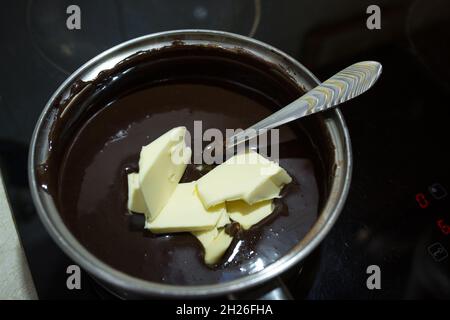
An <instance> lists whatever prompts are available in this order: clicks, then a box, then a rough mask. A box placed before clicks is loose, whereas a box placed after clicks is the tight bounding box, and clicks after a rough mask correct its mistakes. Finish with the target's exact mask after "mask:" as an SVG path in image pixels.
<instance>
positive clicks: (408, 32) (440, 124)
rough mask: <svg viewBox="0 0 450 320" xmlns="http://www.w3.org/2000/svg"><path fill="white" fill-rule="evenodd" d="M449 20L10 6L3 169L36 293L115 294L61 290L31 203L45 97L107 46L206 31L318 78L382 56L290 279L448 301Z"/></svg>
mask: <svg viewBox="0 0 450 320" xmlns="http://www.w3.org/2000/svg"><path fill="white" fill-rule="evenodd" d="M71 4H77V5H79V6H80V8H81V26H82V29H81V30H72V31H71V30H68V29H67V28H66V19H67V17H68V15H67V14H66V8H67V6H69V5H71ZM371 4H376V5H378V6H379V7H380V8H381V29H380V30H368V29H367V27H366V19H367V18H368V16H369V15H368V14H366V8H367V7H368V6H369V5H371ZM449 26H450V3H449V2H448V1H445V0H434V1H433V0H431V1H430V0H418V1H409V0H408V1H407V0H395V1H392V0H391V1H388V0H386V1H366V0H345V1H342V0H341V1H338V0H315V1H306V0H304V1H301V0H298V1H294V0H281V1H280V0H277V1H276V0H261V1H258V0H256V1H253V0H229V1H218V0H209V1H207V0H178V1H174V0H172V1H156V0H153V1H143V0H142V1H138V0H134V1H133V0H132V1H118V0H117V1H112V0H108V1H107V0H97V1H87V0H85V1H57V0H53V1H50V0H35V1H32V0H29V1H24V0H21V1H12V0H8V1H2V8H1V10H0V42H1V50H0V60H1V63H0V169H1V171H2V175H3V179H4V182H5V185H6V190H7V194H8V197H9V200H10V203H11V206H12V210H13V215H14V218H15V221H16V224H17V226H18V229H19V233H20V238H21V240H22V244H23V246H24V249H25V252H26V255H27V259H28V262H29V264H30V269H31V273H32V275H33V279H34V282H35V285H36V288H37V292H38V295H39V296H40V297H41V298H97V297H101V298H105V297H108V296H107V295H106V294H104V292H103V291H102V290H101V289H100V288H99V287H98V286H97V285H96V284H95V282H94V281H93V280H91V279H90V278H89V277H83V279H84V283H83V286H82V287H83V289H82V290H81V291H68V290H67V289H66V286H65V279H66V274H65V270H66V267H67V265H69V264H72V262H71V261H70V260H68V258H66V257H65V255H64V254H63V253H62V252H61V251H60V250H59V249H58V248H57V246H56V245H55V244H54V243H53V241H52V240H51V239H50V238H49V236H48V234H47V233H46V231H45V230H44V229H43V227H42V225H41V223H40V221H39V219H38V217H37V215H36V212H35V210H34V207H33V204H32V202H31V199H30V194H29V190H28V181H27V167H26V157H27V153H28V144H29V141H30V138H31V134H32V131H33V128H34V125H35V122H36V120H37V118H38V116H39V114H40V112H41V111H42V109H43V107H44V105H45V103H46V102H47V100H48V99H49V97H50V96H51V94H52V93H53V91H54V90H56V88H57V87H58V86H59V84H61V83H62V82H63V81H64V79H65V78H66V77H67V76H68V75H69V74H70V73H71V72H73V71H74V70H75V69H76V68H77V67H79V66H80V65H82V64H83V63H84V62H86V61H87V60H89V59H90V58H92V57H94V56H95V55H97V54H98V53H100V52H102V51H103V50H105V49H108V48H110V47H111V46H113V45H116V44H118V43H121V42H123V41H125V40H128V39H131V38H134V37H136V36H140V35H144V34H149V33H153V32H157V31H164V30H172V29H180V28H203V29H218V30H225V31H230V32H235V33H240V34H243V35H250V36H253V37H254V38H256V39H259V40H262V41H264V42H267V43H269V44H271V45H273V46H275V47H278V48H280V49H282V50H283V51H285V52H287V53H288V54H291V55H292V56H293V57H294V58H296V59H297V60H299V61H300V62H302V63H303V64H304V65H305V66H306V67H307V68H309V69H310V70H311V71H312V72H313V73H314V74H316V75H317V76H318V77H319V79H322V80H325V79H326V78H327V77H329V76H331V75H332V74H334V73H335V72H337V71H338V70H340V69H342V68H344V67H346V66H347V65H349V64H352V63H354V62H357V61H359V60H377V61H380V62H381V63H382V64H383V67H384V69H383V74H382V77H381V79H380V81H379V82H378V83H377V84H376V86H375V87H374V88H373V89H372V90H370V91H369V92H368V93H367V94H364V95H363V96H361V97H360V98H358V99H356V100H355V101H351V102H349V103H347V105H346V106H345V107H343V108H342V111H343V113H344V116H345V119H346V121H347V123H348V126H349V130H350V134H351V137H352V144H353V152H354V172H353V180H352V185H351V190H350V194H349V198H348V201H347V204H346V206H345V208H344V210H343V212H342V214H341V217H340V218H339V220H338V222H337V224H336V226H335V227H334V228H333V230H332V231H331V233H330V234H329V235H328V236H327V238H326V239H325V241H324V242H323V244H322V245H321V246H320V248H319V249H318V250H316V251H315V252H314V253H313V254H312V255H311V256H310V257H309V258H308V259H307V260H306V261H305V263H304V265H303V271H302V272H301V273H300V274H299V275H297V271H296V270H293V271H291V273H290V274H289V275H287V276H286V277H287V278H288V283H289V287H290V289H291V291H292V292H293V294H294V295H295V297H296V298H307V299H336V298H338V299H342V298H352V299H380V298H381V299H391V298H447V299H448V298H449V297H450V264H449V260H450V258H448V257H447V258H443V257H445V252H450V241H449V235H448V234H446V233H445V232H444V230H441V228H439V227H438V225H437V224H438V221H443V223H444V224H447V225H448V224H450V213H449V211H450V202H449V197H448V196H447V197H442V198H440V197H441V195H443V194H444V191H443V190H444V189H446V190H447V191H448V190H450V170H449V163H450V153H449V150H448V149H449V142H448V140H449V137H450V135H449V133H450V129H449V124H448V122H449V119H450V118H449V115H450V112H449V110H450V109H449V107H450V106H449V102H448V101H449V98H450V31H449V30H450V28H449ZM432 186H433V187H432ZM417 194H422V195H417ZM416 198H418V199H422V201H420V204H422V206H424V207H425V208H421V207H420V204H419V203H418V202H417V201H416ZM436 198H439V199H436ZM423 199H426V200H423ZM427 203H428V205H426V204H427ZM441 225H442V223H441ZM436 248H440V249H439V250H440V251H436V250H437V249H436ZM372 264H376V265H378V266H380V268H381V275H382V276H381V283H382V288H381V290H368V289H367V287H366V279H367V277H368V275H367V273H366V268H367V267H368V266H369V265H372Z"/></svg>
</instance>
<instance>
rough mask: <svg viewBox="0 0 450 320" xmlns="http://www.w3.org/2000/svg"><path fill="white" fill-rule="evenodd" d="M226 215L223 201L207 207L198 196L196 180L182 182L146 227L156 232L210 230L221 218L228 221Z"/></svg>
mask: <svg viewBox="0 0 450 320" xmlns="http://www.w3.org/2000/svg"><path fill="white" fill-rule="evenodd" d="M224 215H225V216H227V213H226V210H225V204H223V203H222V204H219V205H217V206H214V207H212V208H210V209H208V210H207V209H205V207H204V206H203V205H202V203H201V201H200V199H199V198H198V197H197V194H196V190H195V182H190V183H180V184H178V185H177V187H176V188H175V191H174V192H173V194H172V196H171V197H170V198H169V201H168V202H167V204H166V205H165V206H164V207H163V209H162V210H161V212H160V213H159V215H158V216H157V217H156V218H155V219H154V220H152V221H147V223H146V225H145V227H146V228H147V229H149V230H150V231H152V232H154V233H171V232H187V231H202V230H210V229H212V228H215V227H216V226H217V225H218V223H219V221H220V220H222V221H220V222H221V224H223V223H224V222H226V221H227V219H228V217H227V218H224V217H223V216H224ZM228 222H229V220H228ZM225 224H226V223H225Z"/></svg>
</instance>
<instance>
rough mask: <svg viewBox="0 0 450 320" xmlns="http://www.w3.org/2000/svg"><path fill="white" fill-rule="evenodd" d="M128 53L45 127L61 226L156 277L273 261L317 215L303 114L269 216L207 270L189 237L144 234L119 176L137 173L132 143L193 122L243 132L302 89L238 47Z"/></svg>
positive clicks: (288, 130) (110, 257) (316, 182)
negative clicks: (288, 179)
mask: <svg viewBox="0 0 450 320" xmlns="http://www.w3.org/2000/svg"><path fill="white" fill-rule="evenodd" d="M131 60H133V59H131ZM131 60H130V61H127V62H126V63H122V64H121V65H119V66H117V67H116V68H115V69H114V70H111V71H108V72H107V73H104V74H103V75H102V76H101V77H103V79H102V80H101V81H100V80H96V82H94V83H79V84H78V86H79V87H77V88H75V89H74V90H75V91H78V92H79V91H83V94H81V95H78V97H77V99H78V100H79V101H75V102H74V101H72V102H71V106H70V109H71V110H69V111H70V114H71V116H66V117H67V118H72V119H71V120H65V121H66V122H65V123H64V124H61V123H60V124H59V125H57V126H55V128H54V130H53V131H54V132H51V133H50V134H51V135H52V137H53V138H52V139H51V141H52V144H53V146H52V147H53V148H54V149H56V150H54V151H53V152H55V154H53V155H52V157H51V159H50V160H51V161H50V160H49V162H48V164H47V165H46V166H45V170H44V171H45V172H43V174H41V177H40V179H41V181H42V183H43V184H46V185H47V188H48V190H49V192H50V193H51V194H52V195H53V196H55V198H57V205H58V207H59V210H60V212H61V215H62V217H63V220H64V221H65V223H66V224H67V226H68V227H69V229H70V230H71V231H72V232H73V233H74V235H75V236H76V237H77V238H78V239H79V241H80V242H81V243H82V244H83V245H84V246H85V247H86V248H87V249H88V250H90V251H91V252H92V253H93V254H95V255H96V256H97V257H99V258H100V259H102V260H103V261H105V262H106V263H108V264H109V265H111V266H113V267H114V268H117V269H119V270H121V271H124V272H126V273H128V274H130V275H133V276H136V277H140V278H143V279H146V280H151V281H156V282H164V283H172V284H211V283H217V282H222V281H228V280H232V279H235V278H238V277H240V276H242V275H244V274H248V273H254V272H257V271H259V270H261V269H263V268H264V267H265V266H266V265H268V264H270V263H272V262H274V261H276V260H277V259H279V258H281V257H282V256H283V255H284V254H285V253H286V252H287V251H289V250H290V249H291V248H292V247H293V246H294V245H295V244H297V243H298V241H300V240H301V239H302V238H303V237H304V235H305V234H306V233H307V232H308V230H309V229H310V228H311V226H312V225H313V223H314V222H315V220H316V218H317V214H318V208H319V195H320V194H321V192H319V190H320V191H322V189H323V188H324V186H323V183H322V180H323V179H322V178H321V176H322V174H323V173H322V165H321V161H320V158H319V156H318V151H317V150H316V148H315V147H314V144H313V141H314V137H311V136H309V135H308V134H307V133H306V131H310V130H305V129H304V126H306V127H307V126H308V120H306V121H302V126H299V125H292V126H284V127H283V128H281V130H280V138H281V141H282V143H281V145H280V158H281V159H280V164H281V166H282V167H283V168H285V169H286V170H287V171H288V172H289V174H290V175H291V176H292V177H293V178H294V182H293V183H291V184H290V185H288V186H287V187H286V188H285V189H284V190H283V198H282V199H281V200H277V205H276V210H275V213H274V214H272V215H271V216H269V217H268V218H267V219H265V220H264V221H262V222H261V223H260V224H258V225H257V226H254V227H253V228H252V229H251V230H249V231H246V232H238V233H237V234H236V236H235V240H234V242H233V244H232V245H231V246H230V248H229V250H228V252H227V253H226V255H225V256H224V259H223V261H222V263H221V264H220V265H219V266H217V267H215V268H210V267H207V266H205V265H204V263H203V258H202V254H203V253H202V248H201V245H200V244H199V243H198V242H197V240H196V239H195V238H194V237H193V236H191V235H190V234H170V235H153V234H151V233H150V232H148V231H144V229H143V225H144V219H143V216H141V215H131V214H129V213H128V211H127V206H126V203H127V183H126V181H127V179H126V174H127V172H129V171H136V170H137V169H138V168H137V163H138V159H139V152H140V149H141V147H142V146H144V145H146V144H148V143H150V142H151V141H153V140H154V139H156V138H157V137H159V136H160V135H162V134H163V133H165V132H167V131H168V130H170V129H172V128H173V127H176V126H186V127H187V128H188V130H190V132H191V134H192V133H193V123H194V121H195V120H201V121H203V130H206V129H208V128H219V129H221V130H223V132H225V129H226V128H246V127H248V126H250V125H252V124H253V123H255V122H256V121H258V120H260V119H262V118H264V117H266V116H268V115H269V114H270V113H271V112H273V110H276V109H278V108H280V107H281V106H283V105H284V104H286V103H288V102H290V101H292V100H293V99H295V98H296V97H298V96H299V95H301V94H302V91H301V88H298V87H296V86H295V85H293V83H292V81H290V80H289V79H288V78H286V77H284V76H283V75H282V73H281V72H280V71H279V70H278V69H277V68H276V67H274V66H269V65H267V64H265V63H263V62H261V61H256V59H251V58H249V57H248V56H247V55H246V54H245V53H243V52H229V51H228V52H226V51H224V50H219V49H214V48H189V49H187V48H183V47H182V46H181V47H180V48H173V49H166V50H162V51H161V52H158V53H146V54H144V53H142V54H139V55H137V56H136V57H135V58H134V60H133V61H131ZM68 102H69V101H67V100H66V101H64V100H61V102H60V103H61V106H56V107H59V108H62V106H64V107H67V104H68ZM81 111H82V112H81ZM58 126H59V128H58ZM41 173H42V172H41ZM200 174H201V173H199V172H198V171H196V170H195V169H194V168H193V167H192V166H190V167H188V169H187V170H186V173H185V175H184V177H183V179H182V181H183V182H186V181H192V180H194V179H197V178H198V177H199V175H200Z"/></svg>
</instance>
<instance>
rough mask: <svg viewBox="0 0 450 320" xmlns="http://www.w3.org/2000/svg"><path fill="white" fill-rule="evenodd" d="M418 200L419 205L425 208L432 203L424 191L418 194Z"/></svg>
mask: <svg viewBox="0 0 450 320" xmlns="http://www.w3.org/2000/svg"><path fill="white" fill-rule="evenodd" d="M416 201H417V204H418V205H419V207H421V208H422V209H425V208H427V207H428V206H429V205H430V202H428V200H427V198H426V197H425V195H424V194H423V193H418V194H416Z"/></svg>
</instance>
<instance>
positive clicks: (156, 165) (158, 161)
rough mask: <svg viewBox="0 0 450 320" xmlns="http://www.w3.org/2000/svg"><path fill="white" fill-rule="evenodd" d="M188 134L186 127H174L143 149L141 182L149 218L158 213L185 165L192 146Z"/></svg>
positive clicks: (178, 179) (140, 170)
mask: <svg viewBox="0 0 450 320" xmlns="http://www.w3.org/2000/svg"><path fill="white" fill-rule="evenodd" d="M185 134H186V128H184V127H177V128H174V129H172V130H170V131H168V132H167V133H165V134H163V135H162V136H161V137H159V138H158V139H156V140H155V141H153V142H152V143H150V144H149V145H147V146H145V147H143V148H142V150H141V154H140V159H139V185H140V187H141V192H142V195H143V197H144V201H145V205H146V207H147V212H146V217H147V220H148V221H152V220H154V219H155V218H156V217H157V216H158V215H159V213H160V212H161V210H162V209H163V207H164V206H165V205H166V203H167V202H168V201H169V198H170V197H171V196H172V193H173V192H174V191H175V188H176V187H177V184H178V182H179V181H180V179H181V177H182V175H183V173H184V170H185V169H186V165H187V162H188V161H189V159H190V157H191V150H190V148H188V147H186V144H185V142H184V136H185Z"/></svg>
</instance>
